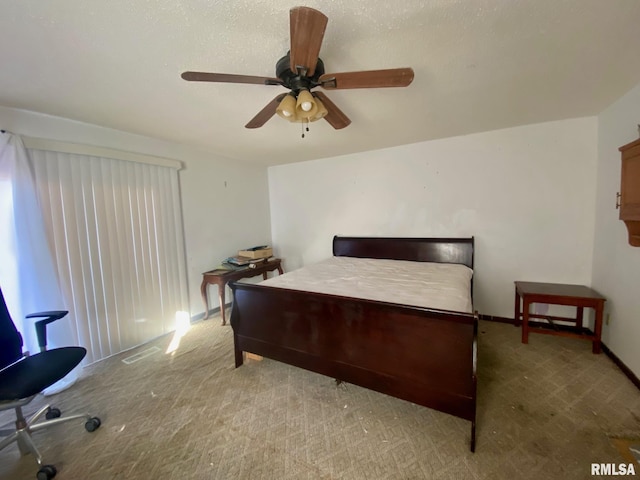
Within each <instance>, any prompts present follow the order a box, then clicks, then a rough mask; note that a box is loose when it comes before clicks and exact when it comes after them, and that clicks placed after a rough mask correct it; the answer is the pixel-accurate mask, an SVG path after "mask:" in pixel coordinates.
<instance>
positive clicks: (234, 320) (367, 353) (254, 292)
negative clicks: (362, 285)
mask: <svg viewBox="0 0 640 480" xmlns="http://www.w3.org/2000/svg"><path fill="white" fill-rule="evenodd" d="M231 288H232V290H233V294H234V303H233V309H232V312H231V326H232V327H233V332H234V348H235V361H236V367H239V366H240V365H242V362H243V353H242V352H243V351H247V352H252V353H255V354H258V355H263V356H265V357H268V358H272V359H274V360H278V361H281V362H284V363H287V364H290V365H294V366H297V367H301V368H305V369H307V370H311V371H313V372H317V373H321V374H324V375H328V376H330V377H333V378H336V379H339V380H343V381H346V382H349V383H353V384H356V385H360V386H362V387H365V388H370V389H372V390H376V391H378V392H382V393H385V394H388V395H391V396H394V397H397V398H401V399H404V400H408V401H410V402H414V403H417V404H420V405H424V406H426V407H430V408H434V409H436V410H439V411H442V412H446V413H449V414H452V415H455V416H457V417H461V418H464V419H466V420H469V421H471V451H474V449H475V418H476V358H477V317H476V316H475V315H472V314H467V313H456V312H448V311H443V310H430V309H425V308H420V307H410V306H404V305H398V304H393V303H382V302H377V301H372V300H362V299H355V298H349V297H340V296H336V295H327V294H320V293H311V292H304V291H297V290H288V289H283V288H275V287H269V286H265V285H259V284H258V285H254V284H242V283H234V284H231Z"/></svg>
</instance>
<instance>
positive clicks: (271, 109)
mask: <svg viewBox="0 0 640 480" xmlns="http://www.w3.org/2000/svg"><path fill="white" fill-rule="evenodd" d="M286 96H287V94H286V93H281V94H280V95H278V96H277V97H276V98H274V99H273V100H271V101H270V102H269V103H267V105H266V106H265V107H264V108H263V109H262V110H260V111H259V112H258V114H257V115H256V116H255V117H253V118H252V119H251V120H249V123H247V124H246V125H245V126H244V128H260V127H261V126H263V125H264V124H265V123H267V121H268V120H269V119H271V117H273V116H274V115H275V113H276V108H278V105H279V104H280V102H281V101H282V99H283V98H284V97H286Z"/></svg>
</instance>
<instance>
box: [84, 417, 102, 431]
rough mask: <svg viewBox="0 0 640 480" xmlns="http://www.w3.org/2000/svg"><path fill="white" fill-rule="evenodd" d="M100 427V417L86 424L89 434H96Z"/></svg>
mask: <svg viewBox="0 0 640 480" xmlns="http://www.w3.org/2000/svg"><path fill="white" fill-rule="evenodd" d="M100 425H101V422H100V419H99V418H98V417H93V418H92V419H91V420H87V422H86V423H85V424H84V428H85V430H86V431H87V432H94V431H96V430H97V429H98V427H99V426H100Z"/></svg>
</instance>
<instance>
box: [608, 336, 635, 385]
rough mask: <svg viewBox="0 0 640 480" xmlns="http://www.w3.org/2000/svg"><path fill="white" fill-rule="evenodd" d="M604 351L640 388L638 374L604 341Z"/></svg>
mask: <svg viewBox="0 0 640 480" xmlns="http://www.w3.org/2000/svg"><path fill="white" fill-rule="evenodd" d="M602 351H603V352H604V353H605V354H606V355H607V357H609V358H610V359H611V361H612V362H613V363H615V364H616V366H617V367H618V368H619V369H620V370H622V373H624V374H625V375H626V376H627V378H628V379H629V380H631V383H633V384H634V385H635V386H636V388H637V389H638V390H640V379H639V378H638V377H637V376H636V374H635V373H633V372H632V371H631V369H630V368H629V367H627V366H626V365H625V363H624V362H623V361H622V360H620V358H618V356H617V355H616V354H615V353H613V352H612V351H611V349H610V348H609V347H607V346H606V345H605V344H604V343H602Z"/></svg>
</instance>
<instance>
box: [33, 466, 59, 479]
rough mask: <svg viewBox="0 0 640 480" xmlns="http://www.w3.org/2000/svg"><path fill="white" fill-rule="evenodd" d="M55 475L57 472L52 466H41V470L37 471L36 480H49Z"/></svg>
mask: <svg viewBox="0 0 640 480" xmlns="http://www.w3.org/2000/svg"><path fill="white" fill-rule="evenodd" d="M57 473H58V470H56V467H54V466H53V465H43V466H42V468H41V469H40V470H38V474H37V475H36V478H37V479H38V480H51V479H52V478H53V477H55V476H56V474H57Z"/></svg>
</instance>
